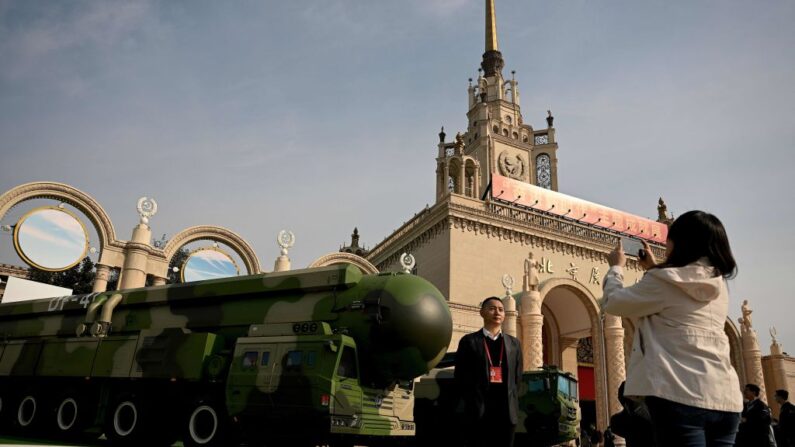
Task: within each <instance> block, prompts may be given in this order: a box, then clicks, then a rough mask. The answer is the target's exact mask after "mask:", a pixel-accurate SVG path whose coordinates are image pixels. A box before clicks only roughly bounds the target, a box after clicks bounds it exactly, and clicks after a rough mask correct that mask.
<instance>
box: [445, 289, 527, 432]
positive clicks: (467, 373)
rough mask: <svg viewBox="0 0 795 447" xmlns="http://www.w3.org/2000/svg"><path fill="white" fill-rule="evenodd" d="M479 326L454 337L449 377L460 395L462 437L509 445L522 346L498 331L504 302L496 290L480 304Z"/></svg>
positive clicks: (517, 401)
mask: <svg viewBox="0 0 795 447" xmlns="http://www.w3.org/2000/svg"><path fill="white" fill-rule="evenodd" d="M480 316H481V317H482V318H483V329H481V330H479V331H477V332H473V333H471V334H467V335H465V336H464V337H463V338H462V339H461V341H460V342H459V343H458V351H457V352H456V356H455V378H456V384H457V386H458V387H459V390H460V392H461V396H463V398H464V416H465V423H466V426H465V427H466V428H467V429H468V430H469V431H470V433H469V436H468V437H467V443H468V445H470V446H473V447H483V446H494V447H498V446H499V447H502V446H506V447H512V446H513V434H514V431H515V429H516V423H517V421H518V414H519V398H518V396H519V384H520V383H521V381H522V369H523V364H522V347H521V345H520V344H519V340H517V339H516V338H515V337H512V336H510V335H507V334H503V333H502V322H503V320H504V319H505V308H504V307H503V304H502V301H501V300H500V299H499V298H497V297H496V296H492V297H489V298H486V299H485V300H483V303H481V305H480Z"/></svg>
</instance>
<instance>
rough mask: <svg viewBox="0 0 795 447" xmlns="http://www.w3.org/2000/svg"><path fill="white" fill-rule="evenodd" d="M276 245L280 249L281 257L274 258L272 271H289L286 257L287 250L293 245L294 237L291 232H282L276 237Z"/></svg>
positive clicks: (288, 262)
mask: <svg viewBox="0 0 795 447" xmlns="http://www.w3.org/2000/svg"><path fill="white" fill-rule="evenodd" d="M276 243H277V244H279V247H281V255H280V256H279V257H278V258H276V262H275V263H274V265H273V271H274V272H286V271H288V270H290V258H288V257H287V249H289V248H290V247H292V246H293V245H294V244H295V235H294V234H293V232H292V231H287V230H282V231H280V232H279V235H278V236H277V237H276Z"/></svg>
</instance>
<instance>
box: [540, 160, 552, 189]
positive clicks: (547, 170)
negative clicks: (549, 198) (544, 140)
mask: <svg viewBox="0 0 795 447" xmlns="http://www.w3.org/2000/svg"><path fill="white" fill-rule="evenodd" d="M536 185H538V186H540V187H542V188H546V189H552V163H551V162H550V160H549V155H547V154H541V155H539V156H538V157H536Z"/></svg>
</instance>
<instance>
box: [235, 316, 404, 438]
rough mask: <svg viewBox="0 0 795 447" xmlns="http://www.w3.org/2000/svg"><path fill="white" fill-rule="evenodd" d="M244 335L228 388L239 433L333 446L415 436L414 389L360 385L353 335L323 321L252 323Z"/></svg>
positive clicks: (236, 353) (240, 341)
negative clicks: (278, 435)
mask: <svg viewBox="0 0 795 447" xmlns="http://www.w3.org/2000/svg"><path fill="white" fill-rule="evenodd" d="M248 335H249V336H248V337H240V338H238V340H237V343H236V345H235V349H234V354H233V360H232V362H231V365H230V367H229V373H228V380H227V385H226V401H227V407H228V408H227V409H228V412H229V416H231V417H232V418H233V419H234V420H236V421H237V422H239V423H240V424H243V426H244V430H243V431H244V432H246V433H261V434H262V435H263V436H264V437H268V436H269V435H268V434H269V433H275V432H279V433H284V434H285V435H286V436H287V437H289V439H290V440H291V441H295V440H298V439H302V438H305V437H308V436H315V437H317V439H311V440H307V441H309V442H318V443H326V442H331V443H334V444H340V443H342V444H348V443H353V442H354V441H355V440H361V439H362V438H367V437H379V436H394V435H404V436H412V435H413V434H414V422H413V418H412V409H413V395H412V390H411V388H410V387H409V386H394V387H392V388H391V389H386V390H384V389H373V388H370V387H367V386H364V385H363V384H362V380H361V376H360V369H359V360H358V352H357V347H356V342H355V341H354V339H353V338H351V337H350V336H348V335H345V334H342V333H334V332H333V331H332V330H331V327H330V326H329V324H328V323H324V322H307V323H295V324H269V325H253V326H252V327H251V329H250V330H249V334H248ZM255 427H256V428H257V430H253V429H252V428H255ZM271 440H272V439H271Z"/></svg>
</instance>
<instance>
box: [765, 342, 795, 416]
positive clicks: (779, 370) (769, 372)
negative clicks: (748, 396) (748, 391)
mask: <svg viewBox="0 0 795 447" xmlns="http://www.w3.org/2000/svg"><path fill="white" fill-rule="evenodd" d="M776 335H778V333H777V332H776V328H774V327H771V328H770V337H771V338H772V339H773V343H771V344H770V355H769V356H767V357H766V358H765V360H764V365H763V367H764V371H765V373H766V374H765V381H766V382H767V383H766V385H770V386H768V390H769V395H768V396H767V397H768V400H769V401H770V402H772V401H773V400H774V396H775V393H776V390H786V389H788V388H789V386H788V383H787V382H788V381H787V366H786V363H785V362H786V360H785V358H786V357H785V356H784V352H783V349H781V345H780V344H779V343H778V340H777V339H776ZM770 409H771V410H772V411H773V417H775V418H777V419H778V416H779V411H781V408H780V407H779V406H778V405H771V406H770Z"/></svg>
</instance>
